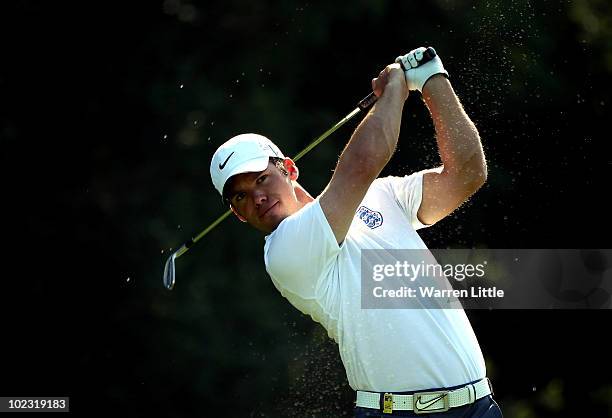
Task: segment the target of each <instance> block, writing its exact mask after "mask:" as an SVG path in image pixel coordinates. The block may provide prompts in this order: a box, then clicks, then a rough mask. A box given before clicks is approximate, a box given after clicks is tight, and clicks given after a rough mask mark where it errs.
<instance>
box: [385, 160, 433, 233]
mask: <svg viewBox="0 0 612 418" xmlns="http://www.w3.org/2000/svg"><path fill="white" fill-rule="evenodd" d="M442 168H443V167H437V168H430V169H427V170H422V171H417V172H416V173H412V174H410V175H409V176H403V177H395V176H389V177H385V178H383V179H382V180H383V182H384V183H385V184H386V185H387V186H388V187H389V190H390V192H391V193H392V194H393V196H394V198H395V200H396V201H397V204H398V205H399V206H400V207H401V209H402V211H403V212H404V214H405V215H406V217H407V218H408V221H409V222H410V224H411V225H412V227H413V228H414V229H415V230H417V229H421V228H427V227H428V226H431V225H433V224H429V225H427V224H424V223H422V222H421V221H420V220H419V217H418V216H417V214H418V211H419V208H420V207H421V201H422V200H423V174H425V173H440V172H442Z"/></svg>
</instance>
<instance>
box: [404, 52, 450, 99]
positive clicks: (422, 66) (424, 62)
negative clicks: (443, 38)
mask: <svg viewBox="0 0 612 418" xmlns="http://www.w3.org/2000/svg"><path fill="white" fill-rule="evenodd" d="M432 55H433V58H432ZM395 62H396V63H399V64H401V65H402V68H403V69H404V74H405V75H406V83H408V90H418V91H420V92H421V93H422V92H423V86H424V85H425V83H427V80H429V79H430V78H431V77H432V76H434V75H436V74H444V75H445V76H446V78H448V73H447V72H446V70H445V69H444V66H443V65H442V60H441V59H440V57H438V55H437V54H436V51H435V50H434V49H433V48H432V47H429V48H424V47H420V48H417V49H413V50H412V51H410V52H409V53H407V54H406V55H401V56H399V57H397V58H396V59H395Z"/></svg>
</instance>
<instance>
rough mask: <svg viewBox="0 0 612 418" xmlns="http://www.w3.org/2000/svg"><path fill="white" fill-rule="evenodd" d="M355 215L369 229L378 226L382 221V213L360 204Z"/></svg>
mask: <svg viewBox="0 0 612 418" xmlns="http://www.w3.org/2000/svg"><path fill="white" fill-rule="evenodd" d="M357 216H358V217H359V219H361V220H362V221H363V222H364V223H365V224H366V225H367V226H368V228H370V229H374V228H378V227H379V226H381V225H382V223H383V217H382V213H380V212H377V211H375V210H372V209H369V208H366V207H365V206H360V207H359V209H357Z"/></svg>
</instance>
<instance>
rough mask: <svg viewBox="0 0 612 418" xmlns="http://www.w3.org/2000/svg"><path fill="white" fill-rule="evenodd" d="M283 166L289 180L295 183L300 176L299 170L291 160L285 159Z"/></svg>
mask: <svg viewBox="0 0 612 418" xmlns="http://www.w3.org/2000/svg"><path fill="white" fill-rule="evenodd" d="M283 165H284V166H285V170H287V173H289V180H292V181H295V180H297V179H298V177H299V176H300V170H299V169H298V168H297V165H295V163H294V162H293V160H292V159H291V158H285V161H283Z"/></svg>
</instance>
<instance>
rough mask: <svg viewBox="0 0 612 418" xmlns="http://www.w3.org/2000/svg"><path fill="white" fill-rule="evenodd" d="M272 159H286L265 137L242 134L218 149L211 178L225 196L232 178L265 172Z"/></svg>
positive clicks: (214, 156)
mask: <svg viewBox="0 0 612 418" xmlns="http://www.w3.org/2000/svg"><path fill="white" fill-rule="evenodd" d="M270 157H278V158H285V156H284V155H283V153H282V152H281V151H280V149H278V147H277V146H276V145H274V142H272V141H270V140H269V139H268V138H266V137H265V136H262V135H258V134H241V135H238V136H235V137H233V138H231V139H229V140H228V141H227V142H225V143H224V144H223V145H221V146H220V147H219V148H217V151H215V154H214V155H213V157H212V161H211V162H210V177H211V178H212V182H213V184H214V185H215V189H217V191H218V192H219V193H220V194H221V195H222V196H223V187H225V183H226V182H227V180H228V179H229V178H230V177H232V176H235V175H237V174H242V173H254V172H258V171H264V170H265V169H266V168H267V167H268V161H269V159H270Z"/></svg>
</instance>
